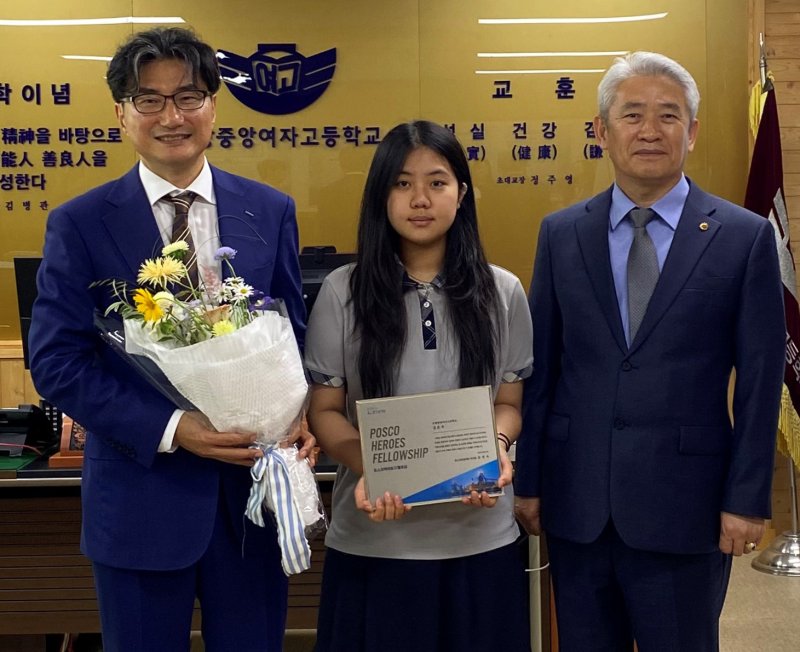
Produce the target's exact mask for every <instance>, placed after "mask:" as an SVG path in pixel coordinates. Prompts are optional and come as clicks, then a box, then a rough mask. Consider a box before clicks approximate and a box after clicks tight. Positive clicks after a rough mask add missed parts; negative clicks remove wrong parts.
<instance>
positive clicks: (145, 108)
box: [120, 91, 211, 115]
mask: <svg viewBox="0 0 800 652" xmlns="http://www.w3.org/2000/svg"><path fill="white" fill-rule="evenodd" d="M210 95H211V93H209V92H208V91H178V92H177V93H173V94H172V95H162V94H161V93H140V94H139V95H131V96H130V97H123V98H122V99H121V100H120V102H130V103H131V104H133V106H134V108H135V109H136V110H137V111H138V112H139V113H144V114H145V115H148V114H151V113H160V112H161V111H163V110H164V107H165V106H166V105H167V100H172V101H173V102H174V103H175V106H176V107H178V108H179V109H180V110H181V111H196V110H197V109H199V108H201V107H202V106H203V104H205V103H206V98H207V97H209V96H210Z"/></svg>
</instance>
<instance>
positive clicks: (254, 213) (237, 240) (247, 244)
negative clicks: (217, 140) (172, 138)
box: [211, 166, 272, 280]
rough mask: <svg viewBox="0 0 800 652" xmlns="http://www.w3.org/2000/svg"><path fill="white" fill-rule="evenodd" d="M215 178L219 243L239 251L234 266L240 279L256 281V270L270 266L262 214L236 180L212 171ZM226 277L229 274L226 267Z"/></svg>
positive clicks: (212, 168) (224, 269) (214, 169)
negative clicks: (261, 226)
mask: <svg viewBox="0 0 800 652" xmlns="http://www.w3.org/2000/svg"><path fill="white" fill-rule="evenodd" d="M211 172H212V174H213V176H214V193H215V194H216V197H217V214H218V220H219V239H220V243H221V244H222V245H223V246H226V247H232V248H233V249H236V252H237V253H236V258H235V260H234V262H233V266H234V269H235V270H236V274H237V275H238V276H241V277H244V278H245V280H247V279H248V277H249V278H251V279H252V278H254V272H255V270H257V269H259V268H261V267H263V266H264V265H266V264H267V263H268V262H269V252H270V251H271V247H270V245H271V244H272V243H269V242H267V240H266V239H265V238H266V236H267V234H265V233H262V230H263V229H261V228H259V214H258V210H257V209H256V208H255V207H254V205H253V202H252V200H251V199H248V197H247V196H246V194H245V192H244V189H243V188H242V187H241V184H240V183H239V182H238V181H237V179H236V177H234V176H233V175H231V174H228V173H227V172H224V171H223V170H220V169H218V168H215V167H213V166H212V167H211ZM222 275H223V277H226V276H228V275H229V270H228V269H227V268H226V266H225V265H223V270H222Z"/></svg>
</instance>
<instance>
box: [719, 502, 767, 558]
mask: <svg viewBox="0 0 800 652" xmlns="http://www.w3.org/2000/svg"><path fill="white" fill-rule="evenodd" d="M763 536H764V519H763V518H757V517H753V516H739V515H738V514H731V513H729V512H722V513H721V515H720V528H719V549H720V550H721V551H722V552H724V553H725V554H727V555H735V556H736V557H739V556H740V555H741V554H742V553H745V554H748V553H751V552H753V550H755V547H756V546H757V545H758V544H759V543H760V542H761V537H763ZM748 544H755V545H748Z"/></svg>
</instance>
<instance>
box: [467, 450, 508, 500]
mask: <svg viewBox="0 0 800 652" xmlns="http://www.w3.org/2000/svg"><path fill="white" fill-rule="evenodd" d="M498 449H499V451H500V454H499V455H498V457H497V461H498V462H499V463H500V478H499V479H498V480H497V486H498V487H505V486H506V485H508V484H511V479H512V473H513V467H512V466H511V460H510V459H508V451H507V450H506V447H505V446H503V445H502V444H501V445H500V446H498ZM499 497H500V496H490V495H489V494H487V493H486V492H485V491H481V492H480V493H478V492H477V491H473V492H472V493H470V495H469V496H464V497H463V498H462V499H461V502H462V503H464V504H465V505H472V506H473V507H488V508H490V509H491V508H492V507H494V506H495V505H496V504H497V499H498V498H499Z"/></svg>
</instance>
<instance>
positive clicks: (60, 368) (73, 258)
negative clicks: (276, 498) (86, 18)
mask: <svg viewBox="0 0 800 652" xmlns="http://www.w3.org/2000/svg"><path fill="white" fill-rule="evenodd" d="M107 79H108V84H109V86H110V88H111V92H112V95H113V97H114V101H115V108H116V113H117V117H118V119H119V122H120V124H121V126H122V128H123V130H124V131H125V133H126V134H127V136H128V137H129V138H130V140H131V142H132V144H133V146H134V148H135V149H136V152H137V153H138V155H139V158H140V162H139V163H138V164H137V165H136V166H135V167H134V168H133V169H132V170H131V171H130V172H128V173H127V174H126V175H125V176H123V177H122V178H120V179H117V180H115V181H111V182H110V183H107V184H105V185H103V186H100V187H99V188H95V189H94V190H91V191H89V192H88V193H86V194H84V195H82V196H80V197H77V198H76V199H73V200H72V201H69V202H67V203H66V204H64V205H63V206H61V207H59V208H57V209H56V210H54V211H53V212H52V214H51V216H50V218H49V220H48V223H47V233H46V238H45V246H44V259H43V262H42V266H41V270H40V272H39V277H38V289H39V295H38V299H37V301H36V304H35V306H34V312H33V323H32V327H31V331H30V344H31V372H32V374H33V379H34V382H35V384H36V387H37V389H38V391H39V392H40V393H41V394H42V396H44V397H45V398H47V399H48V400H49V401H51V402H53V403H54V404H56V405H58V406H59V407H60V408H61V409H63V410H64V411H65V412H67V413H68V414H69V415H71V416H72V417H73V418H75V419H76V420H77V421H78V422H80V423H81V424H83V425H84V426H86V427H87V429H88V431H89V434H88V436H87V441H86V449H85V459H84V467H83V484H82V497H83V529H82V541H81V544H82V549H83V551H84V553H85V554H86V555H87V556H88V557H89V558H90V559H91V560H92V563H93V569H94V575H95V584H96V587H97V594H98V599H99V605H100V615H101V620H102V628H103V638H104V649H106V650H108V651H120V650H130V651H138V652H143V651H145V650H146V651H147V652H154V651H159V650H164V651H165V652H166V651H169V652H174V651H176V650H188V649H189V632H190V629H191V620H192V611H193V605H194V601H195V597H197V598H198V599H199V600H200V604H201V608H202V628H203V638H204V641H205V647H206V649H207V650H218V651H225V652H227V651H230V650H241V651H242V652H245V651H251V650H264V651H267V650H269V651H271V652H279V651H280V650H281V648H282V639H283V631H284V625H285V618H286V601H287V597H286V596H287V581H286V577H285V576H284V574H283V572H282V570H281V565H280V553H279V550H278V546H277V543H276V532H275V529H274V527H273V526H272V525H271V524H268V526H267V527H266V528H257V527H254V526H252V524H251V523H249V522H247V523H246V524H245V519H244V517H243V514H244V510H245V505H246V500H247V495H248V490H249V485H250V474H249V467H250V466H252V464H253V460H254V458H255V457H258V456H260V455H261V453H260V452H258V451H256V450H253V449H250V448H248V445H249V444H251V443H252V442H253V440H254V437H255V436H254V435H253V434H242V433H231V432H227V433H220V432H212V431H211V430H210V429H209V427H208V426H207V425H206V422H204V420H203V419H202V417H201V416H198V415H196V414H192V413H187V412H183V411H180V410H176V409H175V407H174V406H173V405H172V404H171V403H170V402H169V401H168V400H166V399H165V398H164V397H162V395H161V394H159V393H158V392H157V391H156V390H154V389H153V388H152V387H151V386H149V385H148V384H147V383H146V382H145V381H143V380H142V379H141V378H140V377H139V376H137V375H136V374H135V373H133V372H132V371H131V369H130V368H129V367H127V366H126V364H125V363H124V362H123V361H122V359H121V358H119V357H118V356H117V355H116V354H115V353H114V352H113V351H111V350H110V349H109V347H107V346H106V345H105V344H104V343H103V342H102V341H101V340H100V338H99V337H98V334H97V332H96V330H95V328H94V326H93V323H92V319H93V313H94V311H95V310H100V311H103V310H104V309H105V308H106V307H107V306H108V304H109V302H110V297H109V296H108V292H107V291H106V290H104V289H102V288H100V289H98V288H95V289H92V290H90V289H89V285H90V284H91V283H92V282H93V281H97V280H102V279H108V278H118V279H123V280H126V281H127V282H128V283H129V285H131V286H132V285H134V284H135V280H136V274H137V270H138V268H139V265H140V264H141V263H142V261H143V260H145V259H146V258H151V257H153V256H154V255H158V254H159V252H160V250H161V247H162V246H163V245H164V244H166V243H167V242H169V241H170V239H171V236H172V231H173V226H174V224H173V223H174V222H175V221H176V219H177V218H178V210H179V209H178V208H177V205H178V204H177V203H176V202H175V198H176V197H177V196H178V195H181V197H179V198H178V203H180V202H183V204H184V206H186V205H188V206H189V209H188V215H187V216H186V217H187V219H188V227H189V232H190V233H191V236H192V240H193V242H194V243H195V248H196V253H197V267H198V273H199V275H200V276H201V278H202V279H203V280H204V281H206V282H207V283H208V282H212V283H213V282H215V281H219V279H220V276H221V275H222V274H223V273H224V270H221V268H220V263H219V261H216V260H215V259H214V251H215V250H216V248H217V247H219V246H220V245H226V246H230V247H232V248H234V249H236V250H238V254H237V256H236V260H235V265H236V272H237V274H239V275H241V276H242V277H244V278H245V279H246V280H247V282H248V283H251V284H252V285H253V286H254V287H257V288H258V289H260V290H263V291H265V292H267V293H268V294H270V295H271V296H273V297H280V298H282V299H284V300H285V302H286V305H287V307H288V310H289V315H290V318H291V320H292V324H293V326H294V329H295V333H296V335H297V336H298V340H299V341H300V342H301V343H302V336H303V332H304V328H305V326H304V322H305V309H304V306H303V300H302V292H301V284H300V270H299V265H298V257H297V253H298V235H297V224H296V220H295V208H294V202H293V201H292V200H291V198H289V197H288V196H286V195H284V194H283V193H281V192H278V191H277V190H275V189H273V188H270V187H268V186H265V185H263V184H260V183H256V182H253V181H249V180H247V179H244V178H241V177H238V176H234V175H232V174H228V173H226V172H223V171H222V170H219V169H217V168H215V167H212V166H210V165H209V164H208V162H207V161H206V158H205V150H206V148H207V147H208V144H209V142H210V140H211V133H212V126H213V124H214V119H215V115H216V93H217V91H218V90H219V87H220V76H219V71H218V69H217V63H216V56H215V52H214V50H213V49H212V48H211V47H209V46H208V45H207V44H205V43H203V42H202V41H200V40H198V38H197V37H196V36H195V35H194V34H193V33H191V32H190V31H187V30H184V29H177V28H170V29H164V28H159V29H154V30H151V31H148V32H142V33H139V34H134V35H133V36H132V37H131V38H130V39H129V40H128V42H126V43H125V44H124V45H122V46H121V47H120V49H119V50H118V51H117V53H116V54H115V56H114V58H113V59H112V61H111V63H110V65H109V69H108V75H107ZM186 191H190V192H191V194H190V195H186V194H185V193H186ZM187 198H188V199H187ZM293 437H294V438H299V437H302V438H303V440H304V445H303V448H302V451H301V454H302V455H303V456H305V455H307V454H308V452H309V451H310V450H311V447H312V446H313V438H312V437H310V435H308V434H307V433H305V432H301V431H300V430H298V431H297V432H295V433H294V434H293Z"/></svg>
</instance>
